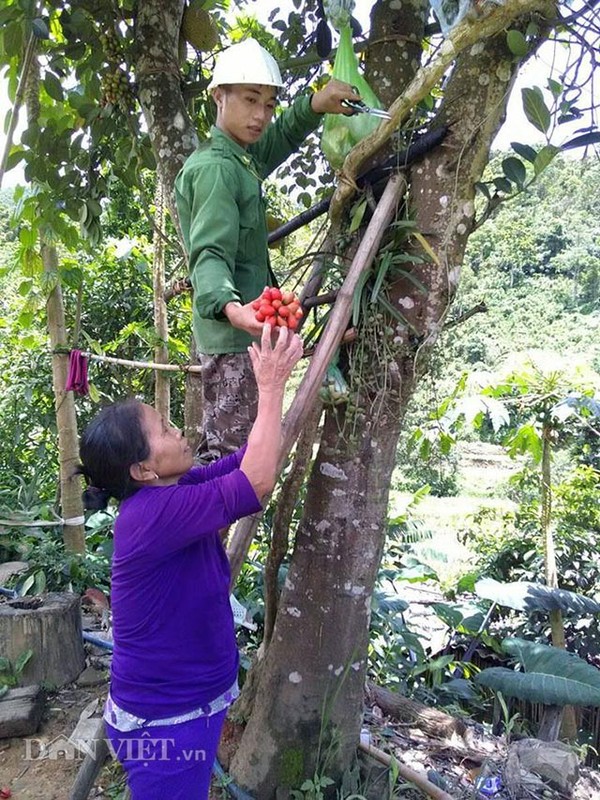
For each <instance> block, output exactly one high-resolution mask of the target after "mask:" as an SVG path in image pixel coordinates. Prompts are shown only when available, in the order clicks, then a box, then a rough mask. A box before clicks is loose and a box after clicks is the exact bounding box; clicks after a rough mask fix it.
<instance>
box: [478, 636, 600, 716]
mask: <svg viewBox="0 0 600 800" xmlns="http://www.w3.org/2000/svg"><path fill="white" fill-rule="evenodd" d="M502 649H503V650H504V651H505V652H507V653H509V654H510V655H512V656H513V657H514V658H517V659H518V660H519V661H520V662H521V663H522V664H523V667H524V669H525V672H524V673H523V672H514V671H513V670H510V669H505V668H503V667H493V668H492V669H486V670H484V671H483V672H481V673H480V674H479V675H478V676H477V677H476V678H475V680H476V682H477V683H479V684H481V685H483V686H489V687H490V688H491V689H494V691H497V692H502V694H503V695H505V696H507V697H518V698H520V699H523V700H529V701H530V702H532V703H545V704H547V705H556V706H565V705H574V706H600V670H598V669H597V668H596V667H593V666H592V665H591V664H588V663H587V662H585V661H583V660H582V659H581V658H579V657H578V656H576V655H573V654H572V653H568V652H566V651H565V650H561V649H560V648H558V647H551V646H549V645H544V644H538V643H536V642H528V641H525V640H524V639H516V638H515V639H512V638H511V639H505V640H504V642H503V643H502Z"/></svg>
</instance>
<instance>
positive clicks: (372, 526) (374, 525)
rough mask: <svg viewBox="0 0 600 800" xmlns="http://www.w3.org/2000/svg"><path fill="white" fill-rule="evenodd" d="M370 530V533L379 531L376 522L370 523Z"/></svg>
mask: <svg viewBox="0 0 600 800" xmlns="http://www.w3.org/2000/svg"><path fill="white" fill-rule="evenodd" d="M371 530H372V531H377V530H379V525H378V524H377V523H376V522H372V523H371Z"/></svg>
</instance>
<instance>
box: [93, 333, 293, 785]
mask: <svg viewBox="0 0 600 800" xmlns="http://www.w3.org/2000/svg"><path fill="white" fill-rule="evenodd" d="M278 333H279V335H278V338H277V342H276V344H275V345H274V346H273V345H272V343H271V328H270V326H267V325H265V327H264V329H263V335H262V340H261V345H260V347H259V346H258V345H257V344H253V345H252V347H250V348H248V350H249V353H250V357H251V360H252V366H253V368H254V373H255V375H256V381H257V384H258V389H259V403H258V415H257V417H256V421H255V423H254V426H253V428H252V431H251V433H250V436H249V438H248V443H247V445H245V447H243V448H242V449H241V450H239V451H238V452H237V453H234V454H232V455H230V456H226V457H225V458H222V459H221V460H220V461H216V462H215V463H213V464H211V465H210V466H208V467H193V466H192V451H191V449H190V447H189V446H188V444H187V442H186V440H185V438H183V437H182V435H181V432H180V431H178V430H177V429H176V428H173V427H171V426H170V425H169V424H168V423H167V422H166V421H165V420H164V419H162V417H161V416H160V415H159V414H158V413H157V412H156V411H155V410H154V409H153V408H152V407H151V406H147V405H144V404H142V403H138V402H137V401H126V402H124V403H118V404H116V405H112V406H108V407H107V408H105V409H104V410H103V411H102V412H101V413H100V414H99V415H98V417H96V419H95V420H94V421H93V422H92V423H91V424H90V425H89V426H88V428H87V429H86V430H85V432H84V434H83V436H82V438H81V449H80V452H81V462H82V463H81V466H80V471H81V473H82V474H83V475H84V476H85V478H86V480H87V481H88V483H89V486H88V489H87V490H86V499H87V500H88V503H87V505H88V507H90V506H91V507H96V508H98V507H101V506H102V505H106V501H107V500H108V498H109V497H115V498H116V499H117V500H120V501H121V504H120V507H119V514H118V517H117V520H116V522H115V530H114V555H113V564H112V585H111V600H112V610H113V635H114V654H113V660H112V666H111V682H110V692H109V696H108V699H107V703H106V709H105V713H104V719H105V721H106V730H107V734H108V737H109V739H110V741H111V744H112V746H113V749H114V751H115V753H116V755H117V757H118V759H119V761H120V762H121V763H122V764H123V767H124V768H125V771H126V773H127V779H128V785H129V788H130V791H131V794H132V800H205V798H206V797H207V796H208V788H209V783H210V774H211V769H212V764H213V761H214V758H215V755H216V749H217V744H218V741H219V736H220V732H221V728H222V725H223V720H224V717H225V714H226V710H227V707H228V706H229V705H230V704H231V703H232V702H233V700H234V699H235V698H236V697H237V694H238V688H237V671H238V660H239V658H238V652H237V647H236V642H235V633H234V625H233V617H232V612H231V607H230V604H229V581H230V572H229V564H228V561H227V556H226V554H225V550H224V549H223V545H222V543H221V539H220V536H219V530H221V529H222V528H225V527H227V526H228V525H230V524H231V523H232V522H234V521H235V520H237V519H239V518H240V517H244V516H246V515H248V514H252V513H255V512H257V511H259V510H260V509H261V504H260V498H261V497H263V496H264V495H266V494H268V493H269V492H270V491H271V490H272V489H273V486H274V484H275V480H276V469H277V461H278V456H279V447H280V441H281V414H282V403H283V393H284V387H285V384H286V381H287V379H288V377H289V375H290V373H291V371H292V369H293V367H294V365H295V364H296V362H297V361H298V359H299V358H300V356H301V354H302V342H301V339H300V338H299V337H298V336H296V335H295V334H292V332H291V331H288V330H287V328H279V329H278Z"/></svg>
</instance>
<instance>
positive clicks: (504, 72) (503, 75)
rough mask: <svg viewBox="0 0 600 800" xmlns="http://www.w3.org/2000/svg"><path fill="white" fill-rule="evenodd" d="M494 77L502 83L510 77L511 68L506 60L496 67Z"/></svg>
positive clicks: (506, 81)
mask: <svg viewBox="0 0 600 800" xmlns="http://www.w3.org/2000/svg"><path fill="white" fill-rule="evenodd" d="M496 77H497V78H498V80H500V81H504V83H508V82H509V80H510V79H511V78H512V70H511V68H510V63H509V62H508V61H503V62H502V63H501V64H499V65H498V66H497V67H496Z"/></svg>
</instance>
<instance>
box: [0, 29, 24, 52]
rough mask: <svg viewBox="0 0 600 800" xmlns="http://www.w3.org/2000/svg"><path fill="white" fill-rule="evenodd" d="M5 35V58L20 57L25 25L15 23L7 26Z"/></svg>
mask: <svg viewBox="0 0 600 800" xmlns="http://www.w3.org/2000/svg"><path fill="white" fill-rule="evenodd" d="M3 33H4V54H3V55H4V57H5V58H6V59H11V58H15V57H18V56H20V55H21V52H22V50H23V25H22V24H21V22H13V23H11V24H10V25H7V26H6V27H5V28H4V31H3Z"/></svg>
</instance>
